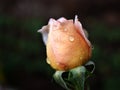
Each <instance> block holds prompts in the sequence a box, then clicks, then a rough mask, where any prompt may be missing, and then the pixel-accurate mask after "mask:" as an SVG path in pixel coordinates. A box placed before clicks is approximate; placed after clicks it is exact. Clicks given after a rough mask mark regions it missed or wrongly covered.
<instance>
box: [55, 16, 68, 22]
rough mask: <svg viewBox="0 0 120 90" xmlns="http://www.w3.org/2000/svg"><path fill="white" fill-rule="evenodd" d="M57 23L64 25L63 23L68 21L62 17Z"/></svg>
mask: <svg viewBox="0 0 120 90" xmlns="http://www.w3.org/2000/svg"><path fill="white" fill-rule="evenodd" d="M57 21H59V22H61V23H63V22H66V21H67V20H66V18H64V17H61V18H59V19H58V20H57Z"/></svg>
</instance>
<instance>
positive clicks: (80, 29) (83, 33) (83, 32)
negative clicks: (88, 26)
mask: <svg viewBox="0 0 120 90" xmlns="http://www.w3.org/2000/svg"><path fill="white" fill-rule="evenodd" d="M74 24H75V27H76V28H77V29H78V30H79V33H80V34H81V35H82V36H83V37H84V39H85V41H86V42H87V43H88V45H89V46H90V47H91V43H90V41H89V40H88V39H87V37H86V35H85V31H83V28H82V25H81V23H80V22H79V21H78V16H77V15H76V16H75V22H74Z"/></svg>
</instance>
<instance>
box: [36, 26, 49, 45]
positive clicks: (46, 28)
mask: <svg viewBox="0 0 120 90" xmlns="http://www.w3.org/2000/svg"><path fill="white" fill-rule="evenodd" d="M38 32H40V33H42V37H43V42H44V43H45V45H46V43H47V39H48V33H49V25H46V26H43V27H42V28H41V29H39V30H38Z"/></svg>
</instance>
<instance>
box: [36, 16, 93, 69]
mask: <svg viewBox="0 0 120 90" xmlns="http://www.w3.org/2000/svg"><path fill="white" fill-rule="evenodd" d="M38 32H41V33H42V36H43V41H44V43H45V44H46V50H47V63H48V64H50V65H51V66H52V67H53V68H54V69H56V70H69V69H72V68H75V67H77V66H81V65H83V64H85V63H86V62H87V61H88V60H89V58H90V57H91V51H92V49H91V43H90V42H89V40H88V39H87V36H86V35H85V34H86V31H84V30H83V28H82V25H81V23H80V22H79V21H78V18H77V16H75V21H74V22H73V20H67V19H65V18H63V17H62V18H60V19H58V20H55V19H52V18H51V19H50V20H49V22H48V25H46V26H43V27H42V29H40V30H39V31H38Z"/></svg>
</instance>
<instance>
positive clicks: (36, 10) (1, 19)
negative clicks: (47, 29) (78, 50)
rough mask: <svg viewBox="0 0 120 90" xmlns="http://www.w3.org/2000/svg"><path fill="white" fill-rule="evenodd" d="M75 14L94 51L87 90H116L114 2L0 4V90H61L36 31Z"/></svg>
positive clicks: (119, 22)
mask: <svg viewBox="0 0 120 90" xmlns="http://www.w3.org/2000/svg"><path fill="white" fill-rule="evenodd" d="M75 15H78V17H79V20H80V21H81V23H82V25H83V27H84V28H85V29H86V30H87V31H88V32H89V39H90V41H91V42H92V44H93V47H94V49H93V55H92V58H91V60H92V61H94V62H95V64H96V70H95V72H94V75H93V76H92V77H91V79H90V80H88V82H89V83H90V88H91V90H120V70H119V69H120V1H119V0H63V1H62V0H0V90H64V89H63V88H61V87H60V86H59V85H57V84H56V83H55V82H54V80H53V79H52V75H53V73H54V72H55V71H54V70H53V69H52V68H51V67H50V66H49V65H48V64H47V63H46V49H45V45H44V43H43V41H42V37H41V34H40V33H38V32H37V30H38V29H40V28H41V27H42V26H43V25H46V24H47V23H48V20H49V18H51V17H52V18H55V19H58V18H60V17H66V18H67V19H74V17H75Z"/></svg>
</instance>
